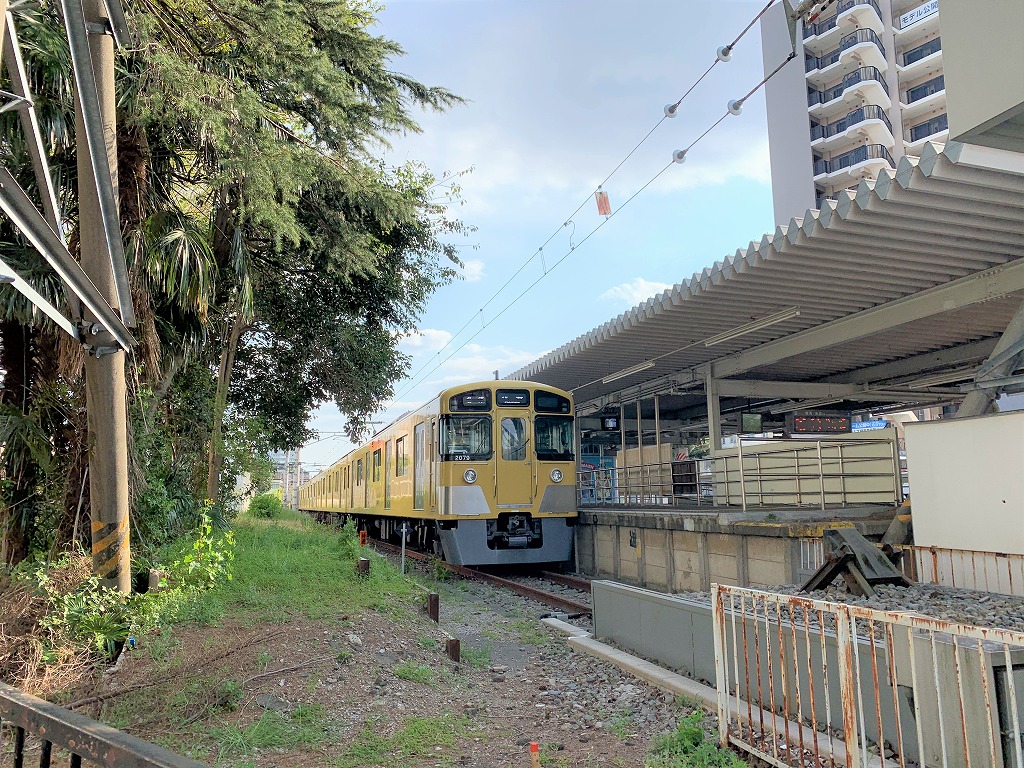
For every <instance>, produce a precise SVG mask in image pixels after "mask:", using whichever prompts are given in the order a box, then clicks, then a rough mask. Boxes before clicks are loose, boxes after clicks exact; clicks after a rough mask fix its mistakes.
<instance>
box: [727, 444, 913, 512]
mask: <svg viewBox="0 0 1024 768" xmlns="http://www.w3.org/2000/svg"><path fill="white" fill-rule="evenodd" d="M764 443H765V441H764V440H763V439H762V440H758V439H756V438H754V439H751V438H740V439H739V441H738V444H737V451H736V455H735V457H730V456H727V455H721V454H719V455H716V457H715V469H714V481H715V496H717V497H718V499H719V503H720V504H733V503H735V501H734V500H736V499H737V498H738V500H739V503H740V506H741V508H742V509H743V511H744V512H745V511H747V509H748V507H751V506H758V507H760V506H780V505H786V506H797V507H799V506H816V507H818V508H819V509H825V508H826V506H827V505H828V504H830V503H831V504H848V503H851V502H852V503H856V502H857V501H858V500H859V501H860V502H862V503H882V502H883V501H884V503H892V504H899V503H900V501H901V500H902V494H901V489H900V484H899V482H898V479H899V464H898V457H897V453H896V444H895V442H894V441H893V440H886V439H877V440H874V439H864V440H855V441H844V440H799V439H790V440H777V439H773V440H771V445H772V446H775V445H776V444H778V447H767V448H766V447H762V446H763V445H764ZM744 445H747V446H751V445H758V447H757V448H756V450H754V451H751V450H750V449H749V448H748V450H747V451H746V452H744ZM871 446H884V448H883V449H882V450H881V451H880V452H879V453H878V454H870V453H868V454H865V453H864V451H865V449H866V448H870V447H871ZM731 458H735V467H734V468H730V467H731V465H732V464H733V462H732V461H730V459H731ZM883 465H884V466H885V470H884V471H881V470H880V467H882V466H883ZM734 486H735V490H734Z"/></svg>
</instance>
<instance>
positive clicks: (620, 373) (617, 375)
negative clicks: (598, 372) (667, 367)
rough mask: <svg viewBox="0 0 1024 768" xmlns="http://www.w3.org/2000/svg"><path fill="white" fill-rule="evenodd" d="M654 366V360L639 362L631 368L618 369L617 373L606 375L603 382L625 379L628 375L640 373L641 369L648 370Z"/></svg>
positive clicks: (608, 382) (609, 382)
mask: <svg viewBox="0 0 1024 768" xmlns="http://www.w3.org/2000/svg"><path fill="white" fill-rule="evenodd" d="M653 367H654V361H653V360H648V361H647V362H644V363H639V364H637V365H634V366H631V367H629V368H623V369H622V370H621V371H616V372H615V373H610V374H608V375H607V376H605V377H604V378H603V379H601V383H602V384H611V383H612V382H613V381H618V380H619V379H624V378H626V377H627V376H632V375H633V374H634V373H640V372H641V371H646V370H649V369H651V368H653Z"/></svg>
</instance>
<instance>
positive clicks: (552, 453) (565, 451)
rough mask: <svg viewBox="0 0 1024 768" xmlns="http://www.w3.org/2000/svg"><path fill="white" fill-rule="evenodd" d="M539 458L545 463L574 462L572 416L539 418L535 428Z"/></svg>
mask: <svg viewBox="0 0 1024 768" xmlns="http://www.w3.org/2000/svg"><path fill="white" fill-rule="evenodd" d="M533 432H534V440H535V441H536V445H537V458H538V459H541V460H543V461H572V460H573V458H574V456H573V451H572V444H573V429H572V416H538V417H537V418H536V421H535V422H534V426H533Z"/></svg>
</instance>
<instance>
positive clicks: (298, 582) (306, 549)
mask: <svg viewBox="0 0 1024 768" xmlns="http://www.w3.org/2000/svg"><path fill="white" fill-rule="evenodd" d="M234 532H235V560H234V564H233V566H234V567H233V571H234V575H233V578H232V580H231V581H229V582H227V583H225V584H221V585H218V586H216V587H214V588H213V589H210V590H208V591H206V592H203V593H202V595H201V597H200V598H199V599H196V600H194V601H193V602H192V604H191V605H189V606H188V608H187V610H183V611H182V613H181V617H182V619H183V620H185V621H187V622H189V623H195V624H200V625H204V624H216V623H219V622H220V621H221V620H222V619H223V618H224V617H225V616H228V615H237V616H240V617H242V618H243V619H244V620H245V621H246V622H248V623H251V624H257V623H261V622H278V621H286V620H288V619H290V618H294V617H295V615H296V614H298V615H300V616H304V617H306V618H309V619H326V618H334V617H337V616H338V615H339V614H343V613H351V612H356V611H359V610H361V609H367V608H369V609H373V610H376V611H379V612H382V613H384V614H386V615H396V614H404V615H406V616H407V615H408V614H409V612H408V610H407V609H406V608H404V607H402V606H404V605H406V604H411V603H412V602H414V598H415V597H416V588H415V586H413V584H412V583H411V582H410V581H409V580H407V579H405V578H403V577H402V575H401V574H400V573H399V572H398V569H397V568H395V567H394V566H393V565H391V564H390V563H389V562H388V561H387V560H386V559H385V558H381V557H376V556H374V555H373V553H368V552H366V551H365V550H361V549H360V548H359V545H358V543H357V541H356V539H355V537H354V535H353V534H352V532H351V531H347V532H346V531H342V532H339V531H337V530H336V529H332V528H328V527H325V526H321V525H318V524H316V523H314V522H312V521H310V520H308V519H307V518H306V517H304V516H301V515H297V514H295V513H288V514H286V515H284V516H282V517H281V518H278V519H276V520H273V521H270V520H256V519H252V518H245V517H242V518H239V519H238V520H237V521H235V524H234ZM361 555H362V556H367V557H370V558H371V560H372V564H371V567H370V575H369V577H367V578H359V577H358V576H357V575H356V573H355V562H356V559H357V558H358V557H360V556H361ZM310 584H316V585H317V588H316V589H310V588H309V585H310Z"/></svg>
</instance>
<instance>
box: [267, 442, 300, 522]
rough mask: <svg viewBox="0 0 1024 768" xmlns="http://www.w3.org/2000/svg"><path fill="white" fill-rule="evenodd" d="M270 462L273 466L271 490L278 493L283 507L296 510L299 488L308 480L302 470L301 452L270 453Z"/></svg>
mask: <svg viewBox="0 0 1024 768" xmlns="http://www.w3.org/2000/svg"><path fill="white" fill-rule="evenodd" d="M270 460H271V462H273V464H274V476H273V478H272V479H271V481H270V488H271V490H277V491H280V493H281V498H282V499H283V500H284V503H285V506H288V507H291V508H293V509H296V508H298V505H299V486H301V485H302V484H303V483H304V482H306V481H307V480H309V478H310V473H309V472H308V471H306V470H303V469H302V455H301V451H298V450H296V451H272V452H271V454H270Z"/></svg>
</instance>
